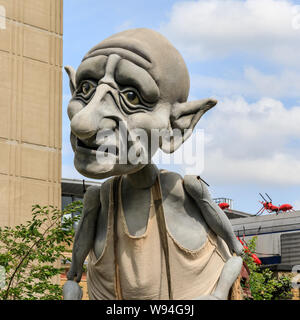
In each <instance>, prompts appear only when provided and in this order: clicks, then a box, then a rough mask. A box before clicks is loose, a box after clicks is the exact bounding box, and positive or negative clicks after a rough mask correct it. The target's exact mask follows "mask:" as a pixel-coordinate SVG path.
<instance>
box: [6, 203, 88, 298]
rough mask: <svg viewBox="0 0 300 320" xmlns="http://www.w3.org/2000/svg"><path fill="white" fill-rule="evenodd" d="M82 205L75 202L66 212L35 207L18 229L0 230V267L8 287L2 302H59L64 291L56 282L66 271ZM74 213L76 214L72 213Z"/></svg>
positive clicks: (51, 207)
mask: <svg viewBox="0 0 300 320" xmlns="http://www.w3.org/2000/svg"><path fill="white" fill-rule="evenodd" d="M81 210H82V203H81V202H80V201H76V202H73V203H71V204H70V205H68V206H67V207H66V208H65V209H64V210H63V211H60V210H58V209H56V208H54V207H53V206H44V207H41V206H39V205H34V206H33V207H32V219H31V220H30V221H27V222H26V223H25V224H21V225H18V226H15V227H4V228H0V266H2V268H3V267H4V269H5V286H4V287H3V288H2V289H1V288H0V300H36V299H40V300H57V299H61V298H62V288H61V286H60V285H59V284H56V283H55V281H54V279H55V277H57V276H59V275H60V274H61V273H62V272H63V271H64V269H63V268H61V267H60V262H61V261H66V260H67V257H66V253H67V252H70V249H68V247H69V246H70V245H71V243H72V240H73V236H74V228H73V225H74V223H75V222H76V221H78V219H79V217H78V215H75V214H74V213H76V212H77V213H80V212H81ZM72 213H73V214H72Z"/></svg>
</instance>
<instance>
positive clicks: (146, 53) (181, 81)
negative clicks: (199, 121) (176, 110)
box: [83, 28, 190, 103]
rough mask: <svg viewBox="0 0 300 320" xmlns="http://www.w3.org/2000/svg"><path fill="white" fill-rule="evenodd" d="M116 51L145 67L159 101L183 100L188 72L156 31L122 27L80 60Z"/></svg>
mask: <svg viewBox="0 0 300 320" xmlns="http://www.w3.org/2000/svg"><path fill="white" fill-rule="evenodd" d="M114 53H115V54H118V55H119V56H120V57H121V58H123V59H126V60H129V61H130V62H133V63H134V64H136V65H138V66H140V67H142V68H143V69H145V70H146V71H147V72H148V73H149V74H150V76H151V77H152V78H153V80H154V81H155V82H156V84H157V85H158V87H159V89H160V99H161V101H162V102H170V103H175V102H185V101H186V100H187V97H188V94H189V87H190V81H189V74H188V70H187V67H186V65H185V62H184V60H183V58H182V56H181V55H180V53H179V52H178V51H177V50H176V49H175V48H174V46H173V45H172V44H171V43H170V42H169V41H168V40H167V39H166V38H165V37H163V36H162V35H161V34H159V33H158V32H156V31H153V30H150V29H145V28H139V29H131V30H126V31H123V32H120V33H117V34H114V35H113V36H111V37H109V38H107V39H105V40H103V41H102V42H100V43H99V44H98V45H96V46H95V47H93V48H92V49H91V50H90V51H89V52H88V53H87V54H86V55H85V57H84V59H83V61H85V60H87V59H89V58H92V57H95V56H99V55H103V56H109V55H111V54H114Z"/></svg>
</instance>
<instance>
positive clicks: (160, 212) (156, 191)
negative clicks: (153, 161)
mask: <svg viewBox="0 0 300 320" xmlns="http://www.w3.org/2000/svg"><path fill="white" fill-rule="evenodd" d="M153 200H154V205H155V210H156V213H157V223H158V229H159V235H160V239H161V243H162V247H163V251H164V255H165V260H166V272H167V280H168V291H169V300H173V290H172V281H171V270H170V256H169V245H168V237H167V226H166V221H165V215H164V209H163V204H162V193H161V188H160V181H159V175H158V176H157V179H156V181H155V184H154V186H153Z"/></svg>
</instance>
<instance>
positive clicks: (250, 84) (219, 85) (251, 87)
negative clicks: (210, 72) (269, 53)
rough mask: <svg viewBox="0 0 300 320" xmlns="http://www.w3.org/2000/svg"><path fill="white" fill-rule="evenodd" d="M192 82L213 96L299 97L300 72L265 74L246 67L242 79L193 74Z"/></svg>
mask: <svg viewBox="0 0 300 320" xmlns="http://www.w3.org/2000/svg"><path fill="white" fill-rule="evenodd" d="M191 83H192V85H193V88H195V89H197V90H199V89H200V90H201V91H203V90H208V91H209V92H210V93H211V95H213V96H217V95H218V96H231V95H237V94H239V95H243V96H247V97H255V98H258V97H261V96H268V97H272V98H276V99H278V98H285V97H288V98H299V97H300V73H299V72H296V71H292V70H283V71H282V72H280V73H277V74H276V73H273V74H265V73H263V72H261V71H259V70H257V69H256V68H253V67H246V68H244V71H243V75H242V77H241V78H240V79H238V78H236V79H224V78H218V77H208V76H202V75H199V74H195V75H192V77H191Z"/></svg>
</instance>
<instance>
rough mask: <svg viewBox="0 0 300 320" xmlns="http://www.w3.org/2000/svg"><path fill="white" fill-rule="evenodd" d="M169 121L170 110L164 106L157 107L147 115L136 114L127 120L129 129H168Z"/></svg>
mask: <svg viewBox="0 0 300 320" xmlns="http://www.w3.org/2000/svg"><path fill="white" fill-rule="evenodd" d="M169 120H170V108H169V107H168V106H166V105H161V106H157V107H156V108H155V110H154V111H152V112H147V113H136V114H133V115H131V116H130V117H129V118H128V123H129V125H130V127H131V128H140V129H145V130H146V131H148V132H150V131H151V129H165V128H168V125H169Z"/></svg>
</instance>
